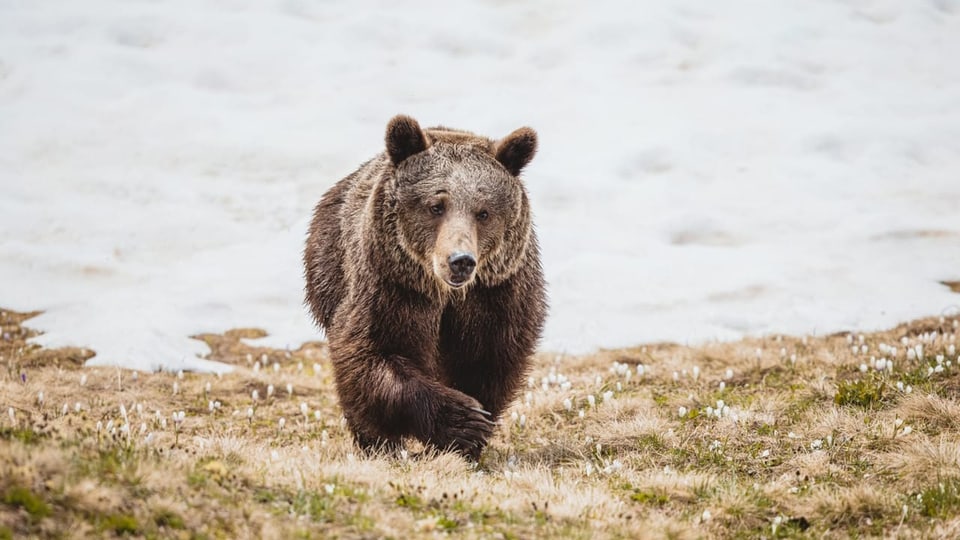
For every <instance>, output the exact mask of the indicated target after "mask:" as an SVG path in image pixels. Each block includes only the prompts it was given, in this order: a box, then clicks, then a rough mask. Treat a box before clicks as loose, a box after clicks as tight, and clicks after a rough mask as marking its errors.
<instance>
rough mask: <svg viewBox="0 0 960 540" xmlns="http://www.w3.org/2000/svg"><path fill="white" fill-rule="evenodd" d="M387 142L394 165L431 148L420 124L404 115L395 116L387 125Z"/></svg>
mask: <svg viewBox="0 0 960 540" xmlns="http://www.w3.org/2000/svg"><path fill="white" fill-rule="evenodd" d="M386 142H387V155H389V156H390V161H392V162H393V164H394V165H399V164H400V163H401V162H402V161H403V160H405V159H407V158H408V157H410V156H412V155H414V154H419V153H420V152H423V151H424V150H426V149H427V147H428V146H430V144H429V143H428V142H427V136H426V135H424V133H423V130H422V129H420V124H418V123H417V121H416V120H414V119H413V118H410V117H409V116H406V115H403V114H398V115H397V116H394V117H393V118H391V119H390V122H389V123H387V136H386Z"/></svg>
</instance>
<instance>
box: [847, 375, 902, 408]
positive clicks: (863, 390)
mask: <svg viewBox="0 0 960 540" xmlns="http://www.w3.org/2000/svg"><path fill="white" fill-rule="evenodd" d="M887 394H888V388H887V381H886V380H885V379H884V378H882V377H881V376H879V375H876V374H875V373H872V372H871V373H870V374H869V375H867V376H865V377H863V378H861V379H851V380H847V381H840V383H838V384H837V395H836V396H834V398H833V401H834V403H836V404H837V405H840V406H854V407H860V408H863V409H871V410H872V409H879V408H880V407H881V406H882V405H883V404H884V401H885V400H886V399H887Z"/></svg>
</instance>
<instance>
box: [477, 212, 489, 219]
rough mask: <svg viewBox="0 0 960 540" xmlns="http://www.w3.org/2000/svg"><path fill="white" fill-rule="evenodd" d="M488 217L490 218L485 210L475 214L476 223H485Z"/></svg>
mask: <svg viewBox="0 0 960 540" xmlns="http://www.w3.org/2000/svg"><path fill="white" fill-rule="evenodd" d="M488 217H490V214H488V213H487V211H486V210H481V211H479V212H477V221H486V220H487V218H488Z"/></svg>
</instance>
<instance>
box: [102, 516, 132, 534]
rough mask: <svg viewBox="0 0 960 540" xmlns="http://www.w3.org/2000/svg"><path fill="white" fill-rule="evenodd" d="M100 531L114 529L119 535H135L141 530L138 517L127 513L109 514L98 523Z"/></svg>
mask: <svg viewBox="0 0 960 540" xmlns="http://www.w3.org/2000/svg"><path fill="white" fill-rule="evenodd" d="M97 529H98V530H99V531H100V532H106V531H113V532H114V534H116V535H118V536H126V535H128V534H129V535H135V534H138V533H139V532H140V524H139V523H138V522H137V518H135V517H133V516H131V515H127V514H109V515H107V516H104V517H102V518H100V520H99V521H98V523H97Z"/></svg>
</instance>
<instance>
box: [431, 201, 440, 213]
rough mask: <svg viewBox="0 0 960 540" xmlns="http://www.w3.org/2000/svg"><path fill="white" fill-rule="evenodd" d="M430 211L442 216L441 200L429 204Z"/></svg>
mask: <svg viewBox="0 0 960 540" xmlns="http://www.w3.org/2000/svg"><path fill="white" fill-rule="evenodd" d="M430 213H431V214H433V215H435V216H442V215H443V203H442V202H439V203H437V204H435V205H433V206H431V207H430Z"/></svg>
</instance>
